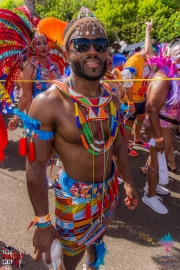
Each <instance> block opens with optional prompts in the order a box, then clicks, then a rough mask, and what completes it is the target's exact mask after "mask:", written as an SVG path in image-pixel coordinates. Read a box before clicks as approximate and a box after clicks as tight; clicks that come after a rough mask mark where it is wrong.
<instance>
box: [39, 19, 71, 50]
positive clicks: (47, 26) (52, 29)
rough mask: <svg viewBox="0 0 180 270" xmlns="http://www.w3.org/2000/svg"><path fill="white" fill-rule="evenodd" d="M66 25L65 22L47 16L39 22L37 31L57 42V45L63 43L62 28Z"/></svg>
mask: <svg viewBox="0 0 180 270" xmlns="http://www.w3.org/2000/svg"><path fill="white" fill-rule="evenodd" d="M67 25H68V23H67V22H64V21H60V20H58V19H56V18H52V17H49V18H45V19H42V20H41V21H40V22H39V24H38V31H39V33H40V34H44V35H46V36H47V37H48V38H49V39H51V40H52V41H54V42H57V43H58V44H59V45H63V34H64V29H65V28H66V26H67Z"/></svg>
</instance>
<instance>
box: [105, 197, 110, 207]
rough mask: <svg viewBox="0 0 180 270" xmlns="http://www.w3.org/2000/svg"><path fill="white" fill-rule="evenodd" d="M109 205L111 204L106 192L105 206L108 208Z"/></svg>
mask: <svg viewBox="0 0 180 270" xmlns="http://www.w3.org/2000/svg"><path fill="white" fill-rule="evenodd" d="M108 206H109V201H108V196H107V194H105V195H104V207H105V208H108Z"/></svg>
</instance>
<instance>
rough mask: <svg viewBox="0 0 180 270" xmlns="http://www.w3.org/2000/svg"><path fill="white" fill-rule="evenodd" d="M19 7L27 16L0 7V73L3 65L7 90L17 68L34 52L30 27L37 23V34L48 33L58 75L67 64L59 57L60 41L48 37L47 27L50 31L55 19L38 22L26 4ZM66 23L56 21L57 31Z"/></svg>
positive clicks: (11, 85)
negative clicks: (6, 72)
mask: <svg viewBox="0 0 180 270" xmlns="http://www.w3.org/2000/svg"><path fill="white" fill-rule="evenodd" d="M18 10H20V11H21V12H23V13H24V15H25V16H26V19H25V18H24V17H21V16H19V15H17V14H16V13H15V12H13V11H11V10H7V9H0V23H1V30H0V41H1V42H0V71H1V73H3V72H2V71H3V69H4V68H5V67H6V68H9V72H8V74H7V79H6V83H5V88H6V91H7V92H8V93H10V92H11V91H12V88H13V83H14V80H16V79H17V75H19V74H18V71H19V69H20V70H23V67H24V63H25V62H26V60H27V59H30V58H32V57H33V56H35V55H36V51H34V49H33V47H32V45H33V44H32V42H33V28H34V27H37V24H38V25H39V26H38V31H39V33H40V34H45V35H46V36H47V41H48V45H49V49H50V55H51V59H52V61H53V62H55V63H56V64H57V66H58V67H59V70H60V74H61V75H63V69H64V67H65V66H66V65H65V63H64V61H63V57H62V49H61V47H60V46H61V44H60V43H59V44H58V45H57V44H56V43H55V42H56V41H57V39H56V40H54V39H53V37H50V38H49V26H51V30H52V24H53V23H54V22H56V19H55V18H47V19H44V20H45V21H44V20H41V21H40V22H39V20H35V19H34V18H32V17H31V15H30V13H29V11H28V9H27V8H26V7H20V8H18ZM58 21H59V20H58ZM66 25H67V23H65V22H61V21H59V30H61V31H64V28H65V27H66Z"/></svg>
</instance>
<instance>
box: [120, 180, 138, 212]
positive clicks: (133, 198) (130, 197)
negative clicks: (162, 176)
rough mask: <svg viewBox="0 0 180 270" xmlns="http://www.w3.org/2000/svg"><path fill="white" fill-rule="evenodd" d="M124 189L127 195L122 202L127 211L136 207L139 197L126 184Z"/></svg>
mask: <svg viewBox="0 0 180 270" xmlns="http://www.w3.org/2000/svg"><path fill="white" fill-rule="evenodd" d="M124 189H125V191H126V195H127V197H126V199H125V200H124V202H125V205H126V206H127V207H128V208H129V209H134V208H135V207H136V206H137V205H138V201H139V197H138V195H137V193H136V191H135V189H134V188H133V187H132V186H131V185H129V184H127V183H126V182H124Z"/></svg>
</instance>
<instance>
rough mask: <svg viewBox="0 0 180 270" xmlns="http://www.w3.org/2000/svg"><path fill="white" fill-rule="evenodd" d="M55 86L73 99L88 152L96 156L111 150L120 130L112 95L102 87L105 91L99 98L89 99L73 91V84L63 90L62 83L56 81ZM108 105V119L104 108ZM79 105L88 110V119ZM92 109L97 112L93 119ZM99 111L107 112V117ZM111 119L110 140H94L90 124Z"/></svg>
mask: <svg viewBox="0 0 180 270" xmlns="http://www.w3.org/2000/svg"><path fill="white" fill-rule="evenodd" d="M55 84H56V85H58V86H59V87H60V89H61V90H62V91H63V92H65V93H66V94H68V95H69V96H70V97H71V98H72V101H73V104H74V108H75V119H76V126H77V128H78V131H79V135H80V138H81V141H82V143H83V145H84V147H85V148H86V150H87V151H88V152H89V153H91V154H92V155H96V156H99V155H101V154H104V153H105V152H106V151H107V150H108V149H110V147H111V145H112V143H113V141H114V140H115V138H116V134H117V132H118V129H119V115H118V111H117V110H116V107H115V105H114V103H113V102H112V101H111V99H112V93H111V92H110V91H108V90H107V89H106V88H105V87H104V86H103V85H101V86H102V89H103V90H102V93H101V95H100V96H99V97H98V98H87V97H85V96H83V95H81V94H79V93H77V92H75V91H74V90H73V89H72V83H70V88H67V87H66V88H64V87H63V88H62V83H61V82H60V81H55ZM93 102H94V104H93ZM108 103H109V106H110V117H108V114H107V113H106V112H105V110H104V108H103V107H105V106H106V105H107V104H108ZM79 104H80V105H82V106H84V107H86V108H87V114H86V119H85V117H84V115H83V113H82V112H81V110H80V108H79ZM91 109H95V110H96V112H97V113H96V114H95V116H94V117H93V118H92V114H91V111H90V110H91ZM99 109H101V110H102V111H104V112H105V114H106V117H102V115H101V114H100V113H98V110H99ZM109 118H110V126H109V138H108V140H106V141H105V140H96V139H94V135H93V133H92V131H91V126H90V123H89V122H91V121H95V120H109ZM102 145H103V147H102Z"/></svg>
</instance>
